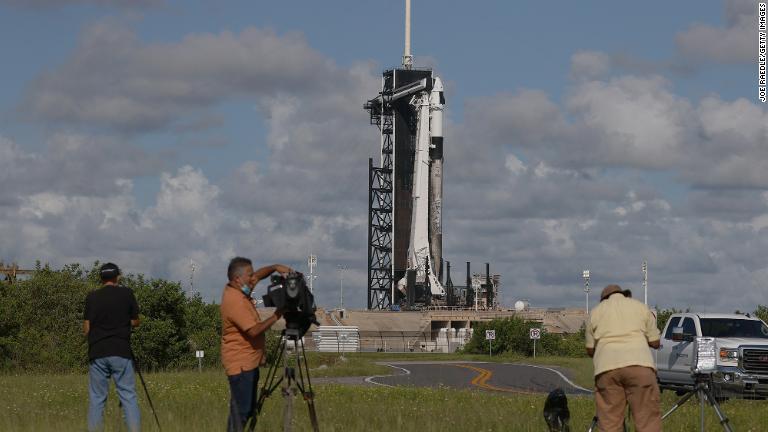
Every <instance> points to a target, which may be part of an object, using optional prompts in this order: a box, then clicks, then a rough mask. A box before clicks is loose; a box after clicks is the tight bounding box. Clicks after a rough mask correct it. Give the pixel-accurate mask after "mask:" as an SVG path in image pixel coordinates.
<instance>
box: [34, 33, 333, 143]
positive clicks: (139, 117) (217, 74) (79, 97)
mask: <svg viewBox="0 0 768 432" xmlns="http://www.w3.org/2000/svg"><path fill="white" fill-rule="evenodd" d="M334 68H335V66H334V65H333V64H332V62H330V61H329V60H328V59H327V58H325V57H324V56H322V55H321V54H319V53H318V52H316V51H314V50H313V49H312V48H310V47H309V46H308V45H307V43H306V41H305V40H304V39H303V37H302V36H300V35H299V34H295V33H294V34H286V35H278V34H277V33H275V32H274V31H272V30H266V29H256V28H248V29H245V30H243V31H242V32H240V33H237V34H236V33H232V32H228V31H223V32H221V33H218V34H211V33H202V34H191V35H188V36H186V37H185V38H184V39H183V40H181V41H178V42H171V43H159V44H147V43H143V42H142V41H141V40H140V39H139V38H138V37H137V35H136V33H135V32H134V31H133V30H132V29H130V28H128V27H125V26H123V25H121V24H120V23H119V22H115V20H105V21H101V22H98V23H96V24H93V25H91V26H89V27H88V28H87V29H86V30H85V31H84V32H83V34H82V36H81V38H80V42H79V45H78V47H77V49H76V50H75V52H74V53H73V54H72V55H71V57H70V58H69V59H68V60H67V61H66V62H64V63H63V64H61V65H60V66H59V67H57V68H54V69H52V70H49V71H47V72H44V73H42V74H41V75H40V76H39V77H37V78H36V79H35V80H33V81H32V83H31V84H30V85H29V87H28V88H27V89H26V96H25V98H24V101H23V103H22V105H21V109H22V110H23V112H25V113H27V114H28V115H30V116H32V117H33V118H37V119H40V120H43V121H53V122H58V123H62V124H71V125H88V126H96V127H102V128H105V129H110V130H118V131H124V132H146V131H152V130H158V129H163V128H166V127H168V126H170V125H173V124H174V123H175V122H178V121H179V120H180V118H182V117H183V116H184V115H188V114H196V113H198V112H199V111H200V110H205V109H206V108H209V107H211V106H213V105H215V104H217V103H219V102H221V101H222V100H224V99H226V98H230V97H233V96H238V97H242V96H251V97H260V96H276V95H279V94H281V93H289V94H296V93H300V94H309V93H313V92H321V91H323V90H324V89H325V90H328V83H327V81H324V80H321V79H317V77H318V76H323V77H333V73H332V72H334V70H335V69H334ZM182 127H183V126H182Z"/></svg>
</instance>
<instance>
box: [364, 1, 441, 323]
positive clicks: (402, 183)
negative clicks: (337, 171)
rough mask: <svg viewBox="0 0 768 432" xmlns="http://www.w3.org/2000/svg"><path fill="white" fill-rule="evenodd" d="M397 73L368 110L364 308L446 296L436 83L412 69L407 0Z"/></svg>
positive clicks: (388, 74)
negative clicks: (372, 136) (376, 139)
mask: <svg viewBox="0 0 768 432" xmlns="http://www.w3.org/2000/svg"><path fill="white" fill-rule="evenodd" d="M405 21H406V26H405V52H404V54H403V64H402V67H400V68H396V69H391V70H387V71H385V72H384V73H383V75H382V80H381V92H380V93H379V95H378V96H377V97H375V98H373V99H371V100H369V101H368V102H367V103H366V104H365V109H366V110H367V111H368V112H369V113H370V120H371V124H374V125H376V126H377V127H378V128H379V131H380V133H381V138H380V146H381V148H380V151H381V157H380V160H379V165H378V166H374V161H373V159H370V160H369V163H368V165H369V167H368V191H369V192H368V309H389V308H390V307H391V306H392V305H395V304H398V303H399V301H400V300H401V299H403V298H405V299H406V301H407V303H408V304H413V303H414V302H420V303H426V304H429V303H430V302H431V301H432V300H433V299H435V298H441V297H444V296H445V291H444V289H443V287H442V284H441V275H442V187H443V182H442V169H443V166H442V165H443V135H442V122H443V121H442V120H443V119H442V116H443V108H444V105H445V98H444V96H443V86H442V82H441V81H440V78H438V77H436V76H434V75H433V73H432V71H431V70H428V69H414V68H413V66H412V63H413V57H412V56H411V53H410V0H406V19H405Z"/></svg>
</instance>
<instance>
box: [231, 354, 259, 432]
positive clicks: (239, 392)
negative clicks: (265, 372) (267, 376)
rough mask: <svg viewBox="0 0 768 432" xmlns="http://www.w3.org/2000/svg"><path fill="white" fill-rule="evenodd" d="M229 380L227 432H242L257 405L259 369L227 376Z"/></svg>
mask: <svg viewBox="0 0 768 432" xmlns="http://www.w3.org/2000/svg"><path fill="white" fill-rule="evenodd" d="M227 379H228V380H229V392H230V395H231V398H232V399H231V400H230V402H229V419H228V420H227V432H241V431H242V430H243V428H244V427H245V424H246V423H247V422H248V419H249V418H250V417H251V416H252V415H254V414H255V413H254V412H253V405H254V404H255V403H256V390H257V388H258V385H259V368H256V369H251V370H249V371H243V372H240V373H239V374H237V375H229V376H227Z"/></svg>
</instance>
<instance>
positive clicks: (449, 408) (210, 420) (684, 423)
mask: <svg viewBox="0 0 768 432" xmlns="http://www.w3.org/2000/svg"><path fill="white" fill-rule="evenodd" d="M344 357H345V360H344V361H342V360H340V359H339V356H336V355H312V356H310V365H311V366H312V367H313V371H312V376H313V377H320V376H346V375H353V374H350V373H349V372H350V371H353V372H354V371H357V372H361V371H362V372H363V373H361V375H371V374H377V373H381V372H382V371H389V368H386V367H384V366H379V365H376V364H374V362H375V361H384V360H417V359H421V360H433V359H440V360H447V359H449V358H453V359H462V360H471V359H472V358H471V357H464V356H456V357H446V356H439V355H434V356H432V355H430V356H424V355H418V356H415V355H407V356H400V355H390V354H383V355H382V354H379V355H374V354H347V355H345V356H344ZM485 359H487V358H482V357H480V358H475V360H485ZM497 360H499V361H514V359H513V358H507V359H501V358H499V359H497ZM584 360H585V359H553V358H549V359H547V358H540V359H537V361H536V363H539V364H549V365H553V366H560V367H568V368H572V370H571V374H570V375H571V376H572V377H574V379H576V380H577V381H579V382H580V383H581V384H584V383H583V382H581V381H582V380H583V379H584V378H583V377H585V376H586V377H587V379H588V380H589V378H588V375H589V373H590V371H591V364H589V363H588V361H584ZM522 362H523V363H533V362H532V361H531V359H524V361H522ZM321 365H324V366H322V367H321ZM385 373H386V372H385ZM576 377H581V378H576ZM145 379H146V381H147V386H148V387H149V390H150V393H151V396H152V400H153V402H154V403H155V406H156V408H157V411H158V416H159V417H160V422H161V424H162V426H163V431H218V430H224V425H225V423H226V416H227V404H228V397H229V395H228V388H227V383H226V379H225V377H224V374H223V372H222V371H221V370H206V371H203V372H202V373H198V372H197V371H188V372H167V373H152V374H145ZM315 392H316V393H317V399H316V401H317V402H316V405H317V410H318V417H319V420H320V426H321V430H322V431H406V432H407V431H418V432H428V431H440V432H444V431H543V430H545V425H544V421H543V419H542V417H541V410H542V407H543V404H544V395H534V396H532V395H516V394H509V393H504V394H498V393H488V392H481V391H470V390H467V391H457V390H451V389H446V388H437V389H424V388H383V387H364V386H341V385H331V384H326V385H317V386H315ZM140 396H141V397H140V399H141V406H142V415H143V418H142V422H143V426H144V429H143V430H145V431H154V430H157V429H156V427H155V426H154V420H153V418H152V414H151V411H150V409H149V406H148V404H147V403H146V399H145V398H144V395H143V393H142V394H141V395H140ZM662 396H663V398H662V399H663V404H662V409H667V408H669V407H671V406H672V405H673V403H674V402H675V401H676V400H677V396H675V395H674V394H670V393H668V392H665V393H664V394H663V395H662ZM87 399H88V393H87V377H86V376H85V375H61V376H49V375H20V376H15V375H5V376H0V430H2V431H82V430H84V428H85V414H86V409H87V403H88V402H87ZM569 405H570V408H571V413H572V420H571V426H572V430H573V431H579V430H586V429H587V427H588V426H589V422H590V420H591V418H592V414H593V410H594V406H593V402H592V399H591V398H589V397H571V398H570V399H569ZM294 406H295V409H294V412H295V416H294V421H295V428H294V429H295V430H310V428H309V421H308V418H307V410H306V405H305V404H304V403H303V401H301V400H300V399H296V401H295V403H294ZM282 409H283V399H282V396H280V394H279V393H277V394H275V395H273V396H272V397H271V398H269V399H268V402H267V406H266V407H265V411H264V415H263V416H262V418H261V419H260V423H259V426H258V428H257V430H259V431H276V430H282ZM723 409H724V410H725V412H726V414H727V415H728V416H729V417H730V419H731V424H732V425H733V427H734V429H735V430H737V431H764V430H768V426H766V425H768V403H766V402H763V401H729V402H726V403H725V404H723ZM698 413H699V411H698V405H697V404H696V403H689V404H686V406H683V407H682V408H681V409H680V410H678V411H677V412H675V413H674V414H673V415H672V416H671V417H670V418H669V419H668V420H666V421H665V423H664V430H665V431H695V430H698V418H699V417H698ZM706 415H707V423H708V430H719V428H720V427H719V425H718V424H717V419H716V417H715V416H714V412H713V411H712V410H711V409H710V408H707V411H706ZM105 417H106V426H107V430H108V431H120V430H124V429H125V428H124V426H123V423H122V420H121V418H120V413H119V409H118V406H117V402H116V397H115V395H114V393H112V394H111V395H110V399H109V402H108V407H107V410H106V413H105Z"/></svg>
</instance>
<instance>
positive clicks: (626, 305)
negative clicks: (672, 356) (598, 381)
mask: <svg viewBox="0 0 768 432" xmlns="http://www.w3.org/2000/svg"><path fill="white" fill-rule="evenodd" d="M657 340H659V329H658V328H656V318H655V317H654V316H653V313H652V312H651V310H650V309H648V306H646V305H644V304H643V303H641V302H639V301H637V300H634V299H631V298H627V297H624V295H623V294H621V293H615V294H612V295H611V296H609V297H608V298H607V299H606V300H603V301H602V302H600V304H599V305H597V306H596V307H595V308H594V309H592V312H591V313H590V314H589V318H588V319H587V328H586V346H587V348H595V355H594V357H593V358H592V361H593V363H594V366H595V376H597V375H599V374H601V373H603V372H607V371H609V370H613V369H618V368H622V367H625V366H647V367H649V368H652V369H656V363H655V362H654V361H653V355H652V354H651V349H650V347H648V342H654V341H657Z"/></svg>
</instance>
